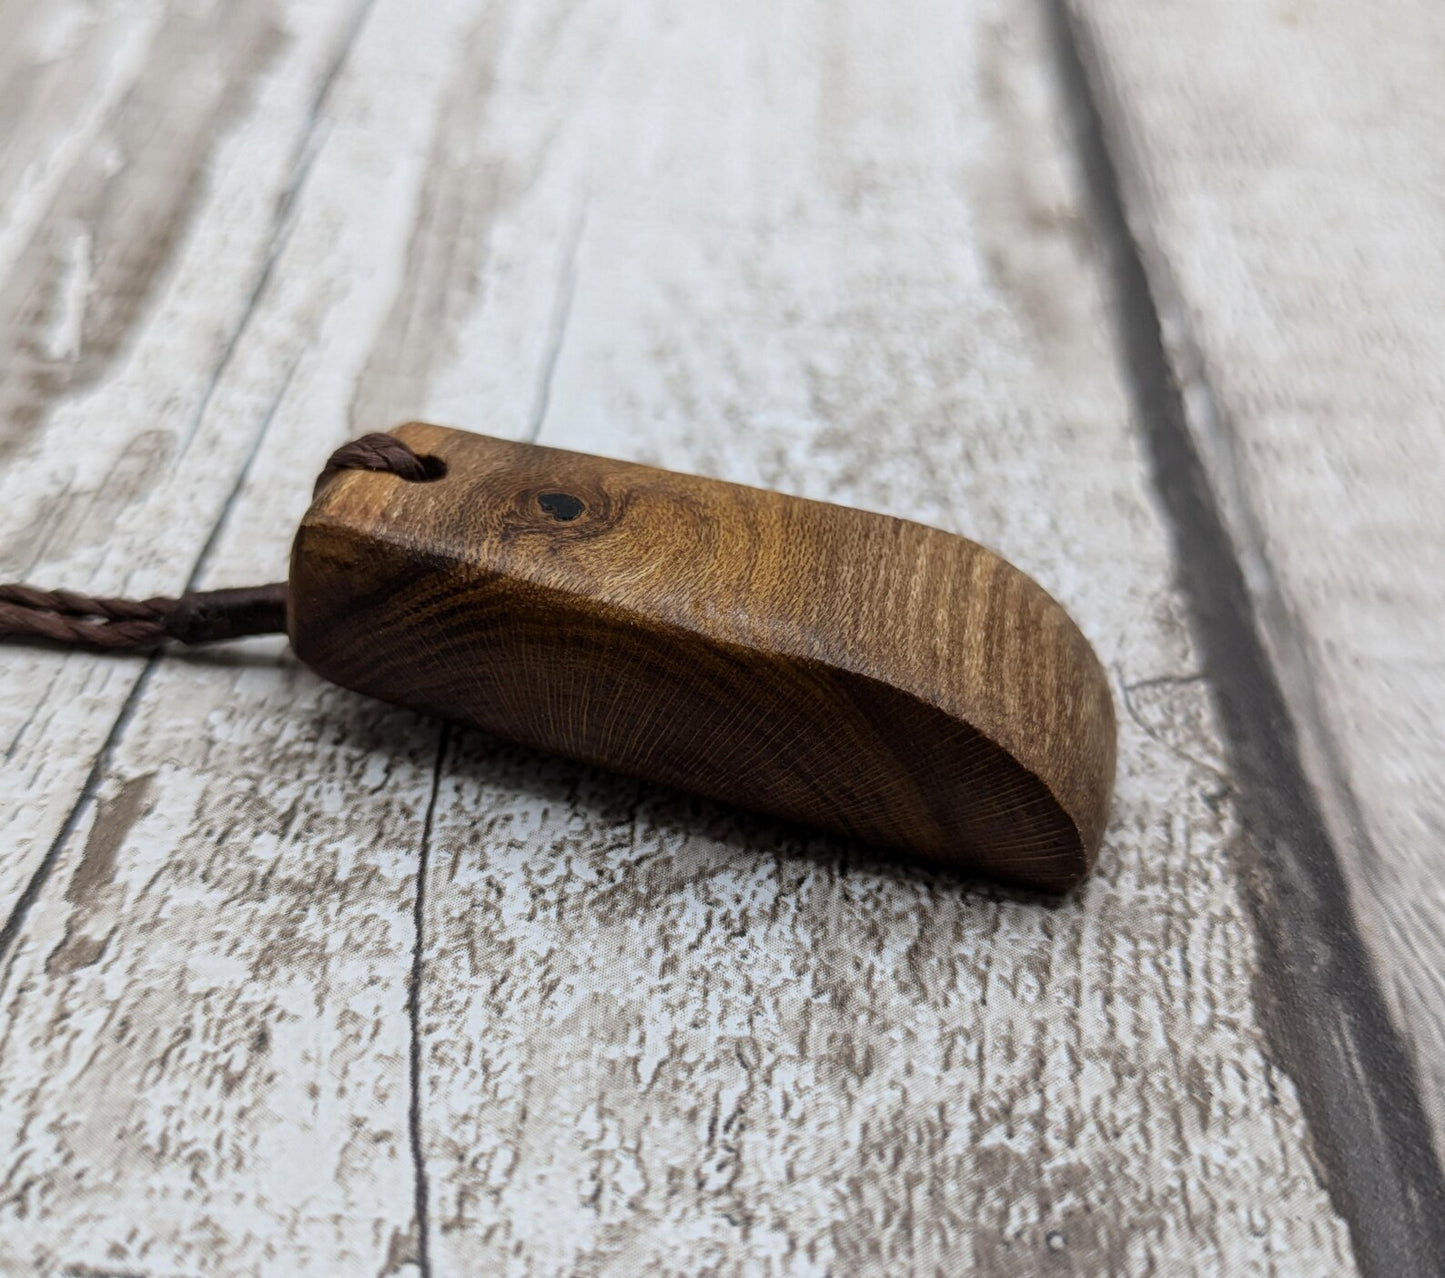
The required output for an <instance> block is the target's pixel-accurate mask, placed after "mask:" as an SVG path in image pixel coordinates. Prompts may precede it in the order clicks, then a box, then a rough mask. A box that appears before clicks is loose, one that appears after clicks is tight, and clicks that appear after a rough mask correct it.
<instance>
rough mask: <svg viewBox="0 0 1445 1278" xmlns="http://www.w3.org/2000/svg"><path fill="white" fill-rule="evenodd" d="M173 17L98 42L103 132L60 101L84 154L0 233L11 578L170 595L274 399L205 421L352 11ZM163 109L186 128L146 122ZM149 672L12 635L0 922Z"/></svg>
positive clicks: (5, 711)
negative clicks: (103, 77) (120, 48)
mask: <svg viewBox="0 0 1445 1278" xmlns="http://www.w3.org/2000/svg"><path fill="white" fill-rule="evenodd" d="M180 9H181V12H179V13H178V14H171V13H169V11H166V12H162V13H159V14H157V15H153V16H154V18H155V21H153V22H152V23H151V26H150V28H148V29H147V39H146V41H145V42H144V43H143V44H141V47H140V49H139V51H136V50H130V51H128V52H127V53H126V56H125V57H124V58H122V57H121V56H120V54H119V53H117V52H116V51H115V50H114V49H113V48H110V47H109V46H108V47H107V49H106V50H105V51H104V52H105V53H106V54H107V55H108V56H109V58H110V62H118V63H120V64H121V65H123V66H124V67H125V68H126V69H127V70H128V75H129V79H128V80H127V81H126V82H125V84H124V85H122V86H121V87H120V88H115V89H112V90H111V91H110V98H108V99H107V100H106V102H105V109H104V112H103V118H102V119H100V120H99V121H98V122H97V121H96V120H95V119H93V118H92V117H93V116H94V115H95V114H96V112H95V110H93V109H92V107H91V106H90V105H84V106H83V107H77V108H76V109H74V110H71V109H70V108H71V106H72V103H71V102H70V100H69V98H66V97H64V96H60V95H57V100H56V102H55V104H54V110H55V112H56V113H57V115H58V117H59V123H64V124H66V125H67V126H69V127H70V128H71V129H72V130H73V131H74V132H76V133H78V134H80V135H81V139H82V145H79V146H71V145H70V138H69V136H66V137H65V138H64V139H62V141H60V142H57V143H56V145H55V147H54V148H53V150H54V151H55V152H56V153H57V154H60V155H63V156H67V157H68V159H69V163H68V165H67V166H66V167H64V169H63V170H62V171H61V173H60V174H59V176H58V177H56V178H55V179H54V180H53V181H50V183H49V187H48V188H47V196H46V199H45V201H44V204H43V207H42V210H41V212H42V216H39V217H30V216H29V214H26V215H25V217H21V215H20V213H16V214H15V215H14V216H13V217H12V218H10V220H8V221H6V222H4V223H3V224H0V229H3V231H4V232H5V233H7V234H8V233H9V232H10V231H11V230H12V229H14V227H15V226H17V225H19V224H20V223H21V222H24V223H25V225H24V227H23V229H24V232H25V233H24V235H23V236H20V237H18V238H19V239H20V240H21V248H20V250H19V252H18V256H17V257H16V260H15V261H14V262H13V263H12V265H11V269H10V270H9V272H8V273H7V274H5V275H4V276H3V277H0V402H3V403H4V404H5V405H6V406H7V408H6V411H5V413H4V414H3V425H0V433H3V442H0V453H3V455H4V465H3V466H0V579H3V580H17V579H27V580H32V581H36V582H40V583H55V584H64V585H67V586H72V587H74V588H76V589H82V590H83V589H87V588H89V589H93V590H95V591H97V592H98V593H124V592H127V591H130V592H133V593H137V594H140V595H146V594H162V593H176V592H178V591H179V590H181V589H182V588H183V587H184V586H185V584H186V580H187V577H188V576H189V574H190V573H191V571H192V570H193V567H194V565H195V563H196V559H197V556H198V555H199V554H200V551H201V548H202V546H203V545H204V543H205V541H206V538H207V536H208V535H209V532H210V530H211V528H212V527H213V526H214V524H215V520H216V518H217V516H218V514H219V512H220V511H221V509H222V508H223V506H224V504H225V502H226V500H227V498H228V495H229V494H230V492H231V491H232V489H233V487H234V485H235V483H236V479H237V476H238V474H239V472H240V469H241V467H242V465H243V464H244V461H245V458H246V456H247V454H248V453H249V451H250V449H251V447H252V444H253V443H254V432H253V431H251V430H249V429H247V428H246V423H247V422H248V421H249V422H250V423H254V422H255V421H256V420H257V415H258V414H259V413H260V412H261V411H262V408H263V407H264V406H265V404H267V403H268V402H269V400H268V398H267V397H268V396H271V397H274V393H275V392H274V386H273V385H271V384H270V383H267V384H264V385H263V386H262V387H261V388H260V390H259V392H258V395H257V398H256V399H255V400H254V401H253V402H252V404H250V405H248V409H249V418H247V417H231V418H226V417H222V416H219V415H217V414H215V413H212V414H210V415H209V416H207V415H205V409H206V406H207V404H208V402H209V400H210V398H211V396H212V394H213V391H214V386H215V380H216V378H217V376H218V373H219V370H220V369H222V368H223V367H224V366H225V364H226V362H227V360H228V358H229V355H230V351H231V348H232V345H233V343H234V342H235V340H236V338H237V336H238V334H240V333H241V332H242V331H243V330H244V329H245V327H246V325H247V323H248V322H249V319H250V317H251V314H252V310H253V307H254V305H255V294H256V290H257V287H258V283H259V282H260V281H261V280H262V279H263V278H264V276H265V274H266V271H267V263H268V261H269V260H270V258H271V256H272V255H273V254H274V253H275V252H276V251H277V249H278V248H279V246H280V244H281V243H282V241H283V240H284V238H285V236H286V234H287V233H288V232H289V229H290V219H289V217H288V216H287V215H286V210H287V201H288V195H289V192H291V190H292V189H293V187H294V185H295V184H296V183H297V182H298V180H299V179H300V177H301V176H302V175H303V174H304V171H305V167H306V164H307V162H308V157H309V155H310V154H311V149H312V148H313V147H314V145H315V143H316V142H317V141H318V140H319V138H318V129H319V128H321V127H323V125H324V119H323V118H321V117H316V116H314V107H315V104H316V100H317V97H318V95H319V94H321V93H323V92H324V89H325V86H326V84H327V82H328V77H329V75H330V73H331V71H332V68H333V64H334V61H335V59H336V58H337V57H338V56H339V54H340V51H341V50H342V49H344V47H345V46H346V43H347V41H348V40H349V38H350V31H351V28H352V24H353V22H354V17H355V12H356V10H355V6H354V3H353V0H325V2H324V3H300V4H293V5H291V6H290V7H289V8H288V9H287V10H285V11H284V13H282V12H273V11H272V10H271V9H270V8H269V7H258V6H190V5H183V6H180ZM132 43H139V41H138V40H132ZM218 43H223V44H224V46H225V47H223V48H219V49H218V48H217V47H215V46H216V45H217V44H218ZM20 47H26V48H28V47H29V46H28V45H22V46H20ZM11 52H12V56H13V55H14V50H12V51H11ZM32 56H39V54H33V55H32ZM47 56H48V55H47ZM70 56H72V57H76V58H80V56H81V55H80V53H79V52H74V53H72V54H71V55H70ZM96 56H97V57H99V56H100V55H99V54H97V55H96ZM63 60H64V59H62V61H63ZM81 63H82V68H81V69H82V71H84V70H86V69H87V68H88V67H89V59H88V58H82V59H81ZM107 65H109V63H108V64H107ZM117 74H118V73H117ZM15 75H16V77H17V78H18V79H19V80H20V81H21V82H22V83H23V82H25V80H26V76H25V75H24V74H23V73H22V72H20V71H17V72H16V73H15ZM62 78H64V77H62ZM47 100H48V99H47ZM171 112H174V113H175V114H176V115H177V116H185V115H187V114H189V116H190V119H189V120H187V121H186V122H185V123H184V124H181V125H176V126H174V127H172V126H170V125H167V124H164V123H161V122H159V121H158V119H157V117H158V116H159V117H162V118H164V117H167V116H168V115H169V113H171ZM42 125H44V126H45V128H42ZM58 127H59V124H58V122H57V120H56V119H50V118H46V119H44V120H37V121H35V122H33V125H32V126H31V127H28V128H26V129H25V130H22V133H21V136H20V137H19V138H17V141H16V146H17V147H18V146H20V145H22V144H27V145H31V146H34V147H37V148H39V147H42V146H43V144H44V141H45V137H46V136H47V135H46V129H49V130H50V131H52V132H54V131H58ZM32 158H33V157H32ZM36 162H39V161H36ZM21 212H24V210H21ZM26 218H29V220H28V221H26ZM285 358H289V357H287V356H283V358H282V362H281V367H284V366H285V364H284V359H285ZM280 570H281V564H280V562H279V561H278V562H275V563H272V564H270V565H265V564H258V565H257V566H256V568H255V569H253V571H266V572H270V573H271V574H273V575H275V574H278V573H279V572H280ZM141 668H142V663H141V662H140V661H139V660H125V659H122V660H115V659H101V658H94V657H90V656H87V655H84V654H61V653H56V652H45V651H42V650H39V649H19V648H16V649H12V650H11V651H9V652H8V653H7V654H6V660H5V661H4V663H3V664H0V752H3V766H0V919H3V918H6V917H9V916H10V915H11V912H12V910H13V908H14V907H15V905H16V902H17V901H18V900H19V899H20V897H21V894H22V892H23V891H24V889H25V885H26V884H27V883H29V882H30V881H31V879H32V877H33V876H34V874H35V873H36V870H37V868H38V866H39V865H40V864H41V862H42V861H43V859H44V857H45V856H46V854H47V851H48V850H49V849H50V848H51V846H52V844H53V842H54V840H55V838H56V837H57V835H58V834H59V832H60V831H61V829H62V828H63V827H64V825H65V822H66V820H67V819H68V817H69V815H70V814H71V812H72V810H73V807H74V804H75V801H76V796H77V795H78V793H79V792H80V790H81V788H82V786H83V784H84V782H85V779H86V777H87V774H88V773H89V771H90V769H91V766H92V764H93V761H94V760H95V757H96V754H97V752H98V751H99V749H100V748H101V746H102V744H103V742H104V741H105V740H106V737H107V734H108V733H109V731H110V729H111V726H112V724H113V723H114V722H115V720H116V716H117V714H118V713H119V712H120V709H121V707H122V705H123V704H124V703H125V700H126V697H127V696H128V695H129V693H130V692H131V690H132V689H133V688H134V686H135V681H136V679H137V677H138V675H139V673H140V670H141Z"/></svg>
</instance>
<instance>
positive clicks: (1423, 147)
mask: <svg viewBox="0 0 1445 1278" xmlns="http://www.w3.org/2000/svg"><path fill="white" fill-rule="evenodd" d="M1075 8H1076V9H1077V11H1078V13H1079V15H1080V16H1081V18H1083V19H1084V20H1086V22H1087V28H1088V30H1089V32H1090V33H1091V34H1092V38H1093V43H1094V44H1095V46H1096V47H1097V49H1098V51H1099V54H1100V56H1101V58H1102V60H1103V65H1104V69H1105V70H1106V74H1107V78H1108V81H1109V83H1110V84H1111V85H1112V91H1113V93H1114V94H1115V95H1116V104H1115V105H1116V107H1117V111H1116V112H1115V123H1116V124H1117V125H1118V126H1119V127H1118V132H1119V137H1118V139H1117V140H1118V142H1119V143H1120V144H1121V145H1122V146H1123V147H1124V148H1125V149H1126V150H1127V153H1128V154H1127V161H1126V162H1127V164H1128V165H1129V170H1130V171H1129V173H1128V177H1129V184H1130V190H1129V195H1130V201H1131V207H1130V215H1131V218H1132V219H1133V220H1134V221H1135V223H1136V227H1137V231H1138V233H1139V235H1140V236H1141V237H1143V239H1144V241H1145V243H1146V245H1147V248H1148V251H1149V252H1150V255H1151V258H1150V268H1151V274H1152V283H1153V286H1154V288H1155V290H1156V293H1157V294H1158V295H1159V296H1160V297H1161V299H1162V300H1163V304H1164V306H1165V308H1166V310H1167V316H1166V319H1167V323H1168V326H1169V337H1170V353H1171V355H1172V357H1173V359H1174V364H1175V371H1176V376H1177V378H1178V380H1179V382H1180V383H1181V385H1183V386H1184V387H1185V389H1186V396H1185V404H1186V408H1187V410H1188V413H1189V425H1190V428H1191V430H1192V432H1193V434H1194V437H1195V439H1196V441H1197V446H1198V450H1199V452H1200V455H1201V456H1202V457H1203V459H1204V460H1205V463H1206V465H1207V467H1208V470H1209V474H1210V477H1211V480H1212V482H1213V485H1214V488H1215V490H1216V492H1217V493H1218V494H1219V496H1220V500H1221V503H1222V506H1223V509H1224V511H1225V513H1226V516H1227V519H1228V522H1229V530H1230V533H1231V534H1232V536H1233V538H1234V540H1235V543H1236V545H1237V547H1238V549H1239V554H1240V556H1241V558H1242V559H1243V561H1244V562H1245V564H1246V566H1247V568H1248V581H1249V584H1250V586H1251V588H1252V590H1253V594H1254V597H1255V609H1256V615H1257V617H1258V618H1259V621H1260V624H1261V626H1262V628H1263V631H1264V638H1265V641H1266V643H1267V644H1268V646H1269V649H1270V652H1271V655H1272V657H1273V659H1274V665H1275V668H1276V670H1277V671H1278V676H1279V679H1280V682H1281V684H1282V686H1283V688H1284V691H1285V694H1286V697H1287V699H1288V704H1289V711H1290V713H1291V715H1292V717H1293V719H1294V721H1295V724H1296V725H1297V728H1298V732H1299V737H1300V744H1301V749H1302V753H1303V757H1304V763H1305V766H1306V768H1307V769H1308V772H1309V775H1310V778H1311V780H1312V781H1313V783H1314V789H1315V792H1316V793H1317V794H1318V795H1319V796H1320V800H1321V802H1322V804H1323V806H1324V810H1325V815H1326V817H1327V819H1328V821H1329V824H1330V833H1331V836H1332V839H1333V842H1334V844H1335V846H1336V847H1337V848H1339V849H1340V850H1341V854H1342V857H1343V860H1344V868H1345V871H1346V876H1347V880H1348V883H1349V887H1350V892H1351V898H1352V905H1353V908H1354V910H1355V912H1356V914H1357V916H1358V917H1359V919H1360V920H1361V923H1362V926H1363V929H1364V931H1365V934H1366V937H1367V939H1368V940H1369V942H1370V944H1371V946H1372V948H1373V951H1374V956H1375V960H1376V965H1377V969H1378V972H1379V975H1380V980H1381V984H1382V986H1383V988H1384V990H1385V992H1386V995H1387V997H1388V998H1389V1000H1390V1003H1391V1007H1392V1011H1393V1014H1394V1018H1395V1021H1396V1024H1397V1026H1398V1028H1399V1030H1400V1032H1401V1034H1402V1036H1403V1037H1404V1039H1405V1040H1406V1042H1407V1043H1409V1044H1410V1045H1411V1047H1412V1049H1413V1057H1414V1064H1415V1068H1416V1070H1417V1071H1418V1076H1419V1091H1420V1096H1421V1098H1422V1100H1423V1102H1424V1104H1425V1106H1426V1108H1427V1110H1428V1111H1429V1112H1430V1115H1431V1117H1432V1118H1433V1121H1434V1128H1435V1133H1434V1138H1435V1144H1436V1148H1437V1151H1438V1153H1439V1157H1440V1158H1441V1159H1442V1160H1445V840H1442V838H1441V834H1442V832H1445V786H1442V781H1441V777H1442V775H1445V734H1442V732H1441V730H1440V726H1439V725H1440V723H1441V722H1442V720H1445V671H1442V668H1441V664H1440V658H1439V636H1440V634H1441V633H1442V631H1445V522H1442V518H1441V514H1440V502H1439V497H1438V494H1439V492H1440V490H1441V488H1442V485H1445V430H1442V428H1441V408H1440V406H1441V403H1442V402H1445V380H1442V365H1441V361H1440V358H1439V352H1440V350H1441V348H1442V344H1445V313H1442V310H1441V307H1440V305H1439V299H1440V296H1441V294H1442V290H1445V257H1442V254H1441V251H1440V238H1439V234H1438V226H1439V205H1440V191H1441V189H1442V186H1445V92H1442V87H1441V79H1440V76H1439V67H1440V65H1441V59H1442V57H1445V20H1442V16H1441V13H1440V10H1439V8H1438V6H1435V5H1431V4H1427V3H1416V2H1415V0H1392V2H1391V3H1388V4H1386V5H1383V6H1375V7H1373V8H1372V9H1371V10H1370V11H1369V12H1368V13H1366V12H1365V11H1363V10H1361V9H1359V8H1358V7H1357V6H1354V5H1351V4H1349V3H1347V2H1343V0H1310V2H1309V3H1300V4H1277V5H1258V6H1251V5H1230V4H1223V3H1215V2H1213V0H1204V2H1202V3H1194V4H1189V5H1172V6H1168V7H1164V8H1152V9H1150V10H1148V11H1147V13H1146V12H1142V11H1141V10H1140V8H1139V7H1138V6H1136V5H1129V4H1121V3H1113V2H1112V0H1078V3H1077V4H1076V5H1075ZM1264 84H1267V85H1268V86H1269V87H1268V92H1261V91H1259V86H1261V85H1264Z"/></svg>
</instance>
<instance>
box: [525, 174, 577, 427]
mask: <svg viewBox="0 0 1445 1278" xmlns="http://www.w3.org/2000/svg"><path fill="white" fill-rule="evenodd" d="M586 230H587V200H586V198H585V197H584V198H583V200H582V201H581V203H580V205H579V206H578V209H577V212H576V214H575V215H574V216H573V218H572V223H571V225H570V226H569V227H568V228H567V240H566V243H565V246H564V248H563V250H562V265H561V269H560V270H559V271H558V272H557V290H556V292H555V293H554V294H553V296H552V313H551V315H550V316H549V317H548V322H547V345H546V347H545V348H544V349H543V352H542V366H541V370H540V374H539V376H538V379H537V394H536V400H535V402H534V403H533V405H532V412H531V415H530V417H529V418H528V423H527V442H528V443H530V444H535V443H536V442H537V439H538V437H539V436H540V435H541V433H542V427H543V425H544V424H545V423H546V420H547V410H548V408H549V407H551V403H552V378H553V376H554V375H555V374H556V372H557V362H558V360H560V359H561V358H562V344H563V342H565V341H566V340H567V325H568V322H569V321H570V320H571V318H572V303H573V301H574V300H575V298H576V296H577V254H578V252H579V250H580V249H581V247H582V236H583V235H584V234H585V232H586Z"/></svg>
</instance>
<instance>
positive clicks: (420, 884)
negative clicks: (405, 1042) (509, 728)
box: [406, 723, 451, 1278]
mask: <svg viewBox="0 0 1445 1278" xmlns="http://www.w3.org/2000/svg"><path fill="white" fill-rule="evenodd" d="M450 743H451V724H450V723H443V724H442V726H441V731H440V732H439V733H438V734H437V757H436V766H435V767H434V768H433V769H432V778H431V796H430V798H428V799H427V805H426V816H425V817H424V818H423V820H422V828H421V847H420V849H419V851H418V855H417V866H416V898H415V904H414V905H413V908H412V920H413V924H414V926H415V929H416V936H415V939H414V943H413V944H414V948H413V950H412V957H411V984H410V987H409V988H408V990H407V996H406V1014H407V1019H408V1021H409V1022H410V1027H411V1044H410V1055H409V1059H410V1065H411V1103H410V1105H409V1107H408V1110H407V1127H408V1137H409V1139H410V1142H411V1162H412V1167H413V1168H414V1169H415V1172H416V1206H415V1209H414V1210H415V1212H416V1263H417V1269H418V1271H419V1278H431V1247H430V1239H429V1238H428V1236H427V1232H428V1230H429V1228H430V1225H429V1220H428V1215H427V1198H428V1193H429V1190H428V1184H427V1174H426V1145H425V1143H424V1140H423V1134H422V1096H421V1090H422V1033H421V983H422V980H423V978H424V976H425V974H426V964H425V959H424V955H423V949H424V943H425V938H426V931H425V928H426V876H427V869H428V866H429V864H430V862H431V845H432V830H433V828H434V826H435V824H436V811H437V796H438V795H439V794H440V793H441V786H442V770H443V769H444V768H445V766H446V758H447V746H448V745H449V744H450Z"/></svg>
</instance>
